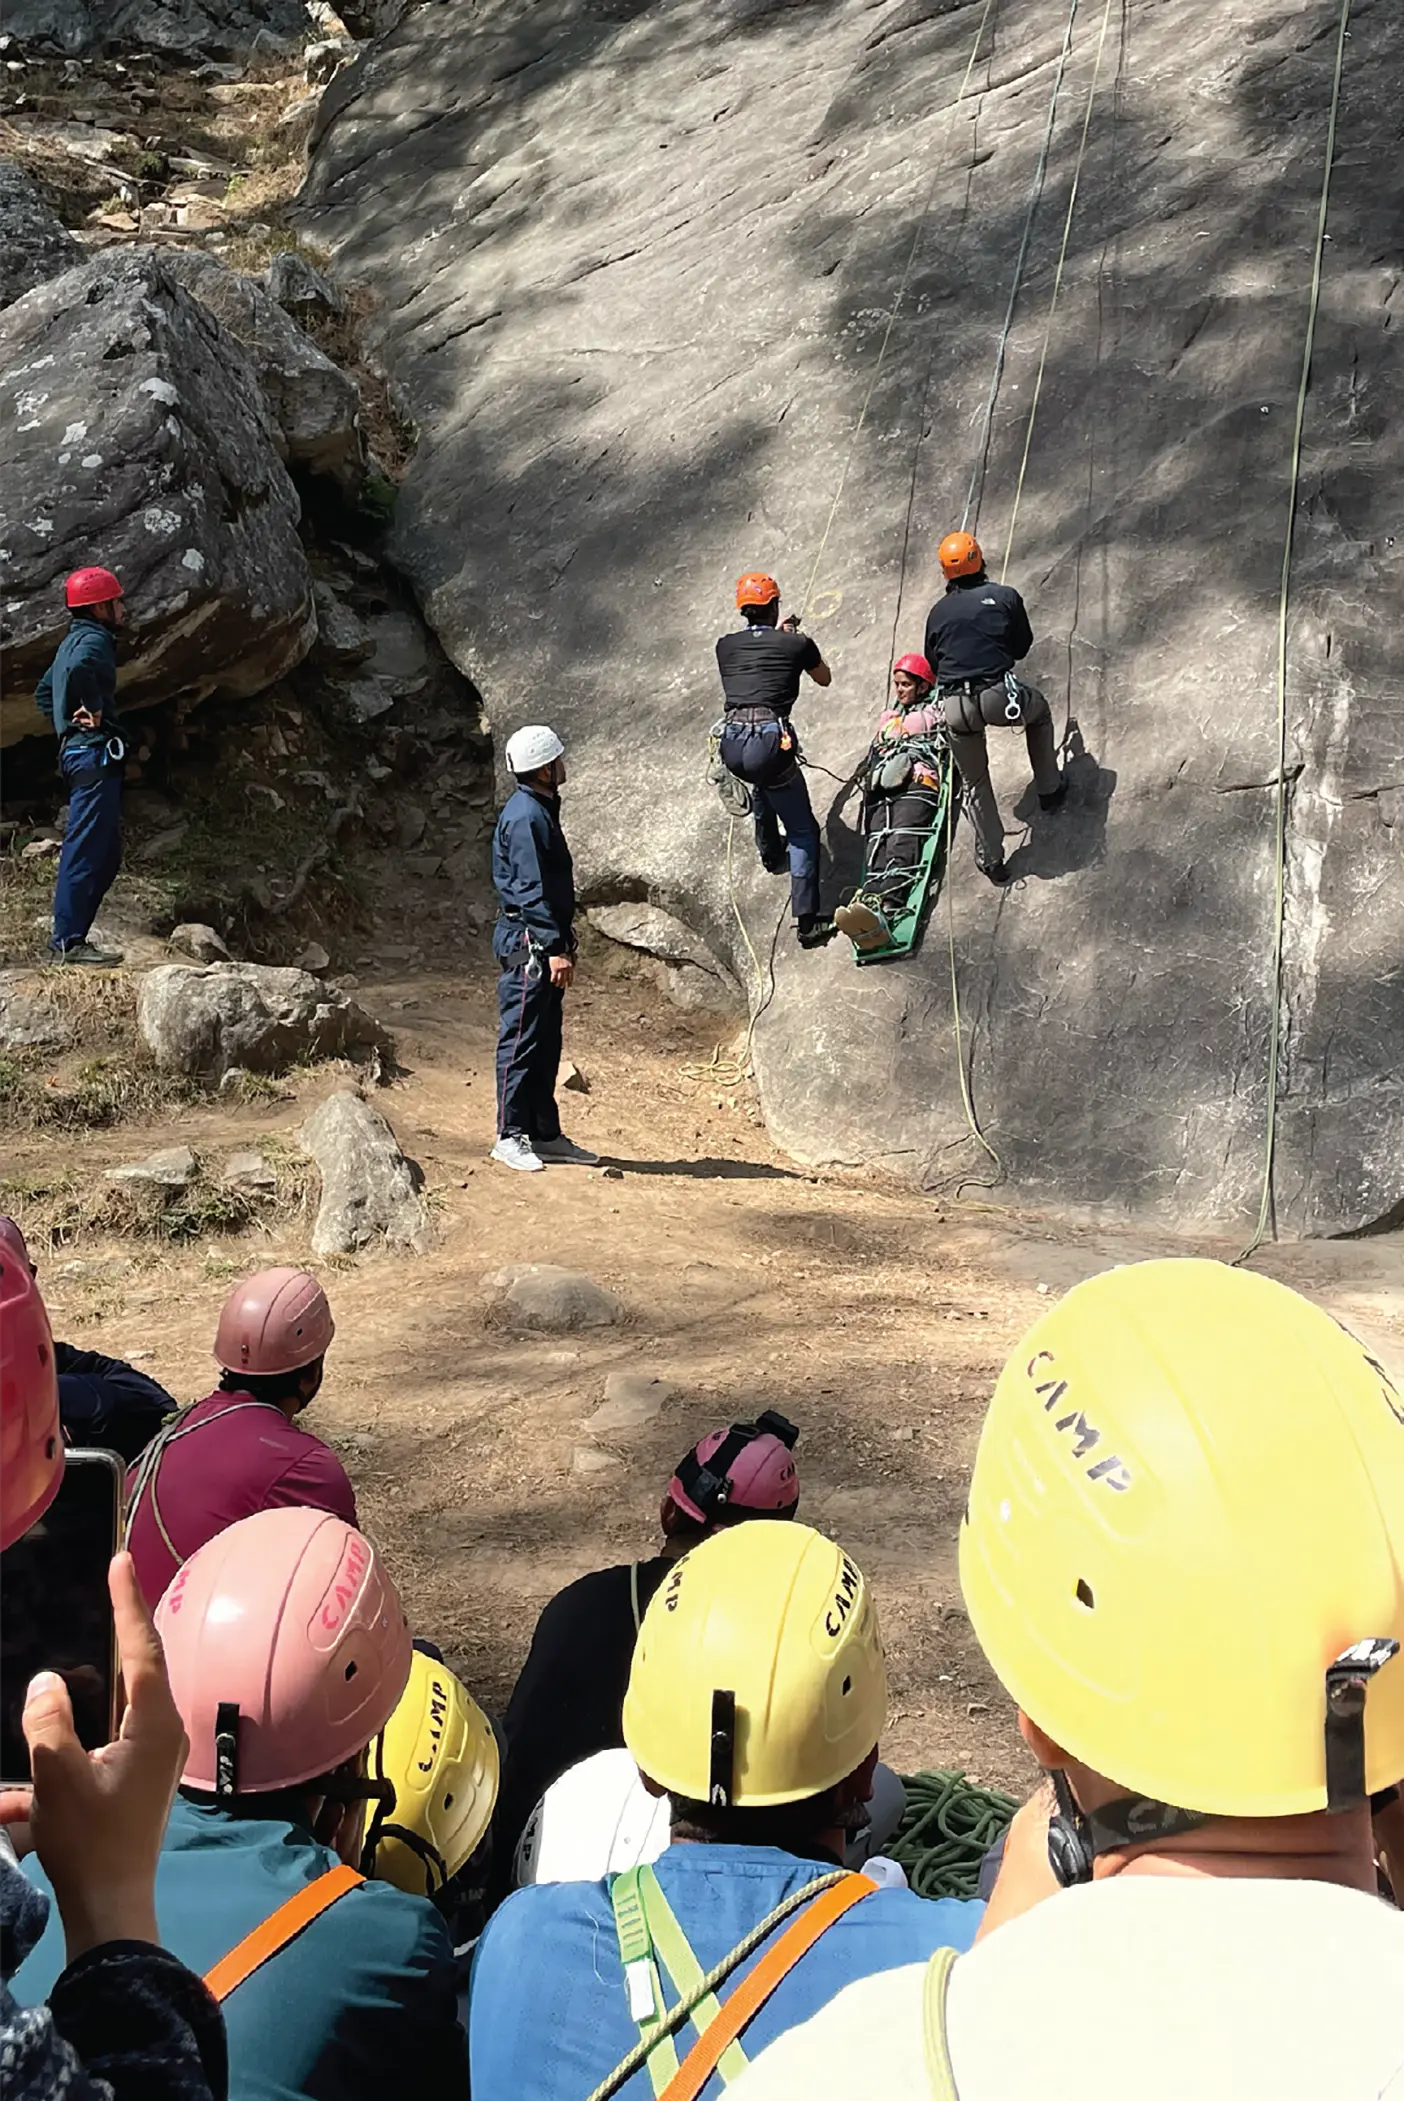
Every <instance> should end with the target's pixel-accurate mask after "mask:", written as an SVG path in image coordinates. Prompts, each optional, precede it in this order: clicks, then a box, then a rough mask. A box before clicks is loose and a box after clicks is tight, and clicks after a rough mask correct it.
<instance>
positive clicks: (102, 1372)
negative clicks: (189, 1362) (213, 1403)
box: [54, 1342, 179, 1465]
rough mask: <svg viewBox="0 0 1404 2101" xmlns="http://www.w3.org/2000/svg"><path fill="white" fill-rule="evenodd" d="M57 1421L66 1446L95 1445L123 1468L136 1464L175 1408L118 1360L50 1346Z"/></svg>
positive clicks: (60, 1345) (152, 1383) (152, 1382)
mask: <svg viewBox="0 0 1404 2101" xmlns="http://www.w3.org/2000/svg"><path fill="white" fill-rule="evenodd" d="M54 1369H55V1371H57V1373H58V1390H59V1419H60V1421H61V1422H62V1424H63V1434H64V1437H65V1439H66V1441H67V1442H68V1443H69V1444H96V1445H102V1446H104V1447H105V1448H106V1449H107V1450H108V1451H110V1452H119V1453H120V1454H121V1456H122V1457H123V1458H124V1459H125V1460H126V1461H127V1463H128V1465H130V1464H131V1463H132V1461H133V1460H134V1459H139V1458H140V1457H141V1455H142V1453H143V1452H144V1451H145V1450H146V1447H147V1446H148V1445H149V1444H150V1442H151V1440H152V1438H153V1437H154V1436H155V1435H156V1432H157V1431H158V1430H159V1429H160V1427H161V1425H162V1423H163V1422H164V1421H165V1420H166V1417H167V1416H168V1415H174V1414H175V1412H176V1408H177V1407H178V1405H179V1403H178V1402H176V1401H175V1400H174V1399H173V1398H172V1397H171V1395H170V1394H168V1393H167V1391H166V1389H165V1387H164V1386H158V1385H157V1383H156V1381H155V1380H154V1379H148V1378H147V1376H146V1373H145V1372H142V1371H138V1370H137V1369H136V1367H135V1366H134V1365H131V1364H124V1363H123V1362H122V1360H121V1358H120V1357H104V1356H103V1355H102V1354H101V1352H100V1351H98V1350H75V1349H74V1347H73V1345H72V1344H71V1343H68V1342H56V1343H55V1344H54Z"/></svg>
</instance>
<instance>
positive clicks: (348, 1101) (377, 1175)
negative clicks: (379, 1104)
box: [302, 1093, 434, 1255]
mask: <svg viewBox="0 0 1404 2101" xmlns="http://www.w3.org/2000/svg"><path fill="white" fill-rule="evenodd" d="M302 1148H303V1151H304V1152H306V1153H308V1154H309V1155H310V1156H311V1158H312V1159H314V1160H315V1161H316V1163H317V1166H318V1168H319V1169H320V1170H321V1176H322V1202H321V1208H320V1209H319V1210H318V1213H317V1221H316V1224H315V1225H314V1227H313V1229H312V1246H313V1248H314V1249H315V1250H316V1252H317V1253H318V1254H319V1255H353V1254H357V1253H359V1252H360V1250H361V1249H362V1248H366V1247H371V1246H373V1245H374V1244H376V1243H378V1242H381V1243H383V1244H384V1245H385V1246H386V1247H390V1248H399V1249H401V1250H403V1251H405V1252H408V1253H412V1254H416V1255H423V1254H427V1253H428V1251H429V1249H430V1248H431V1247H432V1246H433V1245H434V1228H433V1225H432V1223H431V1221H430V1217H429V1210H428V1206H427V1205H426V1203H425V1201H424V1198H423V1196H422V1195H421V1194H420V1191H421V1187H422V1185H423V1179H424V1178H423V1176H422V1175H421V1173H420V1171H419V1169H418V1167H417V1166H416V1165H415V1163H414V1162H413V1161H412V1160H407V1159H406V1157H405V1155H404V1154H403V1153H402V1152H401V1150H400V1147H399V1145H398V1143H397V1141H396V1138H395V1133H394V1132H393V1131H392V1130H391V1128H390V1126H389V1124H388V1123H387V1122H386V1121H385V1118H384V1117H383V1116H382V1115H381V1114H380V1111H379V1110H378V1109H372V1108H371V1106H370V1104H369V1103H368V1102H363V1101H362V1100H361V1098H360V1096H359V1095H356V1094H350V1093H341V1094H333V1095H331V1096H330V1097H329V1098H328V1099H327V1100H326V1101H324V1102H323V1103H322V1106H321V1108H320V1109H318V1110H317V1111H316V1113H315V1114H314V1115H313V1116H311V1117H310V1118H309V1119H308V1121H307V1123H306V1124H305V1125H304V1127H303V1131H302Z"/></svg>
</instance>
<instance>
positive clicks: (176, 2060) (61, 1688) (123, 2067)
mask: <svg viewBox="0 0 1404 2101" xmlns="http://www.w3.org/2000/svg"><path fill="white" fill-rule="evenodd" d="M21 1245H22V1243H21ZM63 1473H64V1453H63V1439H62V1436H61V1434H60V1430H59V1415H58V1390H57V1385H56V1382H55V1375H54V1350H53V1338H52V1335H51V1334H50V1331H49V1321H48V1316H47V1314H46V1313H45V1310H44V1302H43V1300H42V1298H41V1297H40V1295H39V1287H38V1285H37V1284H36V1283H35V1281H34V1276H33V1272H32V1270H31V1267H30V1263H29V1261H28V1259H27V1257H22V1256H21V1255H20V1254H19V1253H17V1252H16V1247H15V1241H14V1238H13V1237H12V1236H10V1235H4V1236H0V1548H9V1547H13V1546H14V1545H15V1544H16V1543H17V1542H18V1541H19V1540H20V1539H22V1538H23V1536H24V1534H25V1533H26V1532H28V1531H30V1530H31V1529H32V1528H33V1527H34V1526H36V1525H38V1524H40V1523H41V1522H42V1520H43V1518H44V1516H45V1514H46V1512H47V1511H48V1509H49V1507H50V1505H51V1504H52V1503H53V1501H54V1498H55V1497H56V1496H57V1494H58V1492H59V1489H60V1487H61V1485H62V1481H63ZM108 1590H109V1594H110V1596H111V1600H112V1611H113V1623H114V1632H115V1637H116V1650H117V1656H118V1658H119V1660H120V1663H121V1670H122V1684H123V1687H124V1690H125V1695H126V1711H125V1713H124V1715H123V1718H122V1729H121V1736H120V1739H119V1740H118V1741H117V1742H116V1743H111V1744H106V1745H104V1746H103V1747H102V1749H101V1750H99V1751H97V1752H94V1753H90V1752H88V1751H87V1750H85V1749H84V1748H83V1746H82V1744H80V1742H79V1740H78V1736H77V1733H76V1730H75V1727H74V1718H73V1707H72V1703H71V1700H70V1698H69V1693H68V1689H67V1687H66V1686H65V1684H64V1682H63V1680H62V1678H60V1677H59V1676H58V1675H57V1673H56V1672H50V1671H42V1672H40V1673H39V1674H38V1676H36V1677H35V1678H34V1679H32V1680H31V1682H30V1685H29V1690H28V1696H27V1698H26V1700H25V1703H24V1711H23V1730H24V1737H25V1742H26V1744H27V1745H28V1748H29V1757H30V1762H31V1764H32V1767H33V1773H34V1782H33V1785H32V1786H22V1787H11V1788H7V1789H6V1790H5V1792H4V1793H3V1794H0V2087H2V2088H3V2091H4V2094H5V2101H224V2097H225V2094H226V2091H227V2067H226V2060H225V2046H224V2025H223V2023H222V2021H221V2020H220V2017H219V2010H218V2008H217V2007H216V2005H215V2003H214V2001H213V2000H212V1999H211V1997H210V1995H209V1993H208V1992H207V1991H206V1989H205V1987H204V1985H203V1984H202V1983H201V1981H200V1979H199V1978H198V1977H196V1976H194V1975H192V1974H191V1972H190V1971H189V1970H187V1969H186V1968H185V1966H184V1964H183V1963H180V1962H178V1961H177V1960H176V1958H175V1957H174V1956H173V1955H170V1954H168V1953H167V1951H166V1950H165V1949H164V1948H163V1947H162V1946H161V1945H160V1938H161V1936H160V1931H159V1929H158V1926H157V1923H156V1905H155V1897H154V1884H155V1867H156V1857H157V1853H158V1851H159V1849H160V1844H161V1833H162V1831H163V1830H164V1828H165V1822H166V1812H167V1810H168V1808H169V1806H170V1801H171V1796H172V1794H173V1793H174V1791H175V1784H176V1781H177V1779H178V1778H179V1775H180V1768H181V1761H182V1759H183V1758H184V1756H185V1732H184V1730H183V1729H182V1727H181V1721H180V1716H179V1715H178V1714H177V1712H176V1709H175V1703H174V1702H173V1700H172V1699H171V1689H170V1685H169V1684H168V1682H167V1678H166V1672H165V1668H164V1665H163V1664H162V1661H161V1648H160V1643H159V1642H158V1641H157V1639H156V1632H155V1629H154V1628H153V1626H152V1624H151V1620H150V1617H149V1615H148V1613H147V1611H146V1609H145V1607H144V1606H143V1604H142V1602H141V1594H140V1592H139V1591H138V1589H137V1584H136V1575H135V1572H134V1570H133V1568H132V1564H131V1558H130V1556H129V1555H126V1554H118V1555H117V1556H116V1557H115V1559H114V1560H113V1562H112V1564H111V1568H110V1571H109V1575H108ZM13 1609H14V1600H13V1599H12V1598H9V1597H8V1596H7V1599H6V1612H7V1615H8V1614H10V1613H11V1612H12V1611H13ZM8 1691H9V1688H7V1693H8ZM31 1847H32V1848H34V1849H35V1850H36V1852H37V1856H38V1859H39V1860H40V1861H41V1862H42V1863H43V1866H44V1869H45V1871H46V1873H47V1875H48V1878H49V1887H50V1888H51V1889H52V1890H53V1893H54V1897H55V1900H56V1904H57V1914H58V1918H57V1922H55V1921H54V1920H53V1918H52V1916H51V1913H50V1907H49V1905H48V1903H47V1902H46V1900H45V1898H44V1897H43V1896H41V1894H40V1893H39V1891H38V1890H36V1889H34V1888H33V1887H31V1885H30V1884H29V1883H28V1882H27V1881H26V1880H25V1878H24V1876H23V1875H22V1874H21V1873H20V1872H19V1869H18V1867H17V1866H16V1862H15V1856H16V1852H17V1851H18V1852H20V1853H28V1852H29V1850H30V1848H31ZM46 1919H48V1920H49V1922H50V1927H51V1939H52V1944H53V1959H52V1962H51V1965H50V1984H51V1989H50V1992H49V1995H48V2002H47V2004H45V2005H32V2006H29V2007H24V2006H21V2005H20V2004H19V2003H18V2002H17V2001H16V1999H15V1997H14V1996H13V1995H12V1993H11V1992H10V1990H9V1980H10V1976H11V1973H12V1971H13V1970H14V1968H15V1967H16V1965H17V1964H18V1963H20V1962H21V1961H22V1960H23V1958H24V1956H25V1955H26V1954H27V1953H28V1951H29V1949H30V1948H31V1947H32V1946H33V1945H34V1943H35V1941H36V1940H37V1939H38V1938H39V1936H40V1934H41V1933H42V1932H43V1930H44V1926H45V1921H46Z"/></svg>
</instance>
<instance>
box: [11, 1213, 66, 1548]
mask: <svg viewBox="0 0 1404 2101" xmlns="http://www.w3.org/2000/svg"><path fill="white" fill-rule="evenodd" d="M5 1224H6V1226H7V1227H8V1228H9V1231H7V1232H6V1233H5V1234H4V1236H3V1240H2V1241H0V1548H3V1547H8V1546H12V1545H13V1544H14V1542H15V1540H17V1539H19V1538H20V1537H21V1535H22V1534H23V1533H25V1532H27V1531H28V1530H29V1528H30V1526H31V1525H34V1524H37V1523H38V1522H39V1519H40V1518H41V1517H42V1516H43V1515H44V1512H45V1511H46V1510H47V1509H48V1507H49V1505H50V1503H52V1501H53V1500H54V1497H55V1496H56V1495H57V1494H58V1491H59V1483H60V1481H62V1479H63V1433H62V1431H61V1430H60V1428H59V1402H58V1374H57V1372H56V1371H55V1369H54V1338H53V1336H52V1334H51V1333H50V1331H49V1316H48V1314H47V1313H46V1312H45V1311H44V1301H43V1299H42V1298H41V1297H40V1295H39V1286H38V1285H37V1284H36V1283H35V1281H34V1278H33V1276H32V1275H31V1274H30V1268H29V1258H28V1251H27V1250H26V1253H25V1259H24V1260H23V1261H21V1260H20V1259H19V1257H18V1256H17V1254H16V1252H15V1245H14V1243H15V1241H16V1240H18V1241H19V1244H20V1246H21V1247H24V1239H23V1236H22V1235H21V1233H20V1230H19V1227H18V1226H17V1225H15V1223H14V1221H13V1219H6V1220H5Z"/></svg>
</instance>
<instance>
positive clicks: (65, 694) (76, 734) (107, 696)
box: [34, 613, 117, 752]
mask: <svg viewBox="0 0 1404 2101" xmlns="http://www.w3.org/2000/svg"><path fill="white" fill-rule="evenodd" d="M34 699H35V704H36V706H37V707H38V708H39V710H40V712H41V714H45V715H47V716H48V717H49V719H50V721H51V722H52V723H53V725H54V734H55V735H56V736H57V738H58V740H59V750H60V751H61V752H62V751H70V750H73V751H78V750H81V751H101V750H102V748H103V746H104V745H105V744H106V743H107V741H108V739H109V738H110V737H113V736H115V735H116V734H117V638H116V636H115V635H114V634H113V632H112V629H111V628H110V627H104V625H103V623H102V622H101V621H100V620H94V619H92V618H91V617H90V616H88V615H86V614H83V613H75V614H74V616H73V622H72V625H71V626H70V628H69V630H68V633H67V634H66V635H65V636H64V638H63V640H62V642H60V644H59V646H58V654H57V655H56V656H55V658H54V661H53V663H52V664H50V666H49V668H48V670H47V671H46V672H45V673H44V676H43V677H42V678H41V679H40V681H39V684H38V686H37V687H36V688H35V694H34ZM75 708H88V709H90V710H91V711H92V713H93V714H94V715H96V716H97V717H98V718H99V727H98V728H97V729H95V730H80V729H75V728H74V727H73V719H72V718H73V711H74V709H75Z"/></svg>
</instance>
